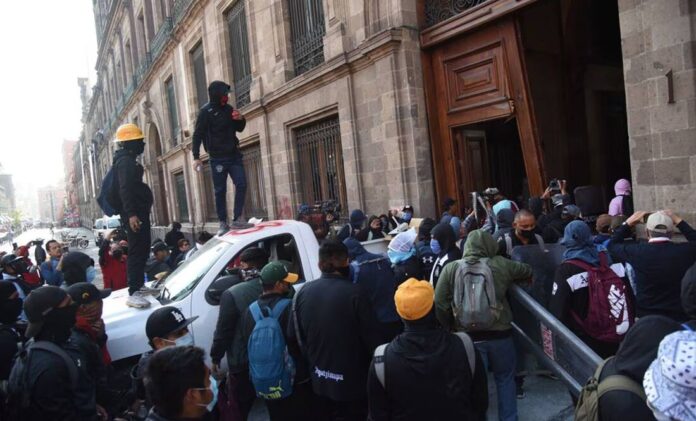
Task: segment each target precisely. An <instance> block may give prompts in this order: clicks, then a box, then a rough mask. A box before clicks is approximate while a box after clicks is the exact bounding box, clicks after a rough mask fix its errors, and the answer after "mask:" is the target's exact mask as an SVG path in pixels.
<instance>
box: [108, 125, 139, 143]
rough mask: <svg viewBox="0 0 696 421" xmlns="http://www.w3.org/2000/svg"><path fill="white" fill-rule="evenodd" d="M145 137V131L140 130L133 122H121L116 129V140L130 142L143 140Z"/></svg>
mask: <svg viewBox="0 0 696 421" xmlns="http://www.w3.org/2000/svg"><path fill="white" fill-rule="evenodd" d="M143 138H145V135H144V134H143V131H142V130H140V127H138V126H136V125H135V124H133V123H126V124H121V125H120V126H118V129H116V138H115V139H114V142H128V141H131V140H142V139H143Z"/></svg>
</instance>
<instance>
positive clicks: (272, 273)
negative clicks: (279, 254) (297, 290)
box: [261, 262, 300, 285]
mask: <svg viewBox="0 0 696 421" xmlns="http://www.w3.org/2000/svg"><path fill="white" fill-rule="evenodd" d="M298 279H300V277H299V276H298V275H297V274H296V273H291V272H288V270H287V268H286V267H285V265H284V264H282V263H281V262H271V263H269V264H267V265H266V266H264V267H263V269H261V283H262V284H264V285H273V284H275V283H276V282H280V281H284V282H287V283H289V284H294V283H295V282H297V280H298Z"/></svg>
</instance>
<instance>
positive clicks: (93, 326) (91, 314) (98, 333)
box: [75, 300, 111, 364]
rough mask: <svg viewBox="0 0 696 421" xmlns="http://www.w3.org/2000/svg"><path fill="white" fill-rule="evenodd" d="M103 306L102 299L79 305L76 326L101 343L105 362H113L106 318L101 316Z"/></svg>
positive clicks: (98, 343)
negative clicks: (108, 341)
mask: <svg viewBox="0 0 696 421" xmlns="http://www.w3.org/2000/svg"><path fill="white" fill-rule="evenodd" d="M102 307H103V302H102V301H101V300H99V301H94V302H91V303H89V304H83V305H81V306H80V307H78V309H77V315H76V316H75V327H76V328H77V329H79V330H81V331H83V332H85V333H87V334H88V335H89V337H90V338H92V340H93V341H94V342H96V343H97V345H99V348H100V349H101V351H102V359H103V360H104V364H111V355H109V350H108V349H107V348H106V339H107V337H106V330H105V327H104V320H103V319H102V318H101V317H102Z"/></svg>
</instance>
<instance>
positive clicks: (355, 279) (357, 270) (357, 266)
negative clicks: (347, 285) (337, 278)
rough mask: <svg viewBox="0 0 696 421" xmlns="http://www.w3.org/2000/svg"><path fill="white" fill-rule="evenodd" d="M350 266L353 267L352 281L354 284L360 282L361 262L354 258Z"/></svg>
mask: <svg viewBox="0 0 696 421" xmlns="http://www.w3.org/2000/svg"><path fill="white" fill-rule="evenodd" d="M350 267H351V268H352V269H353V277H352V279H351V282H353V283H354V284H357V283H358V274H359V273H360V264H359V263H358V262H356V261H355V260H353V261H352V262H350Z"/></svg>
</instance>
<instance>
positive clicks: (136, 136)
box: [112, 124, 153, 295]
mask: <svg viewBox="0 0 696 421" xmlns="http://www.w3.org/2000/svg"><path fill="white" fill-rule="evenodd" d="M144 138H145V135H144V134H143V132H142V130H140V128H138V126H136V125H135V124H124V125H121V126H120V127H119V128H118V129H117V130H116V140H115V142H116V145H117V147H118V150H117V151H116V152H115V153H114V161H113V167H112V168H113V171H114V175H115V177H114V178H115V180H114V184H115V186H114V187H117V191H118V197H119V199H120V206H118V207H119V208H120V209H118V211H119V213H120V215H121V218H128V219H127V222H126V224H125V225H126V235H127V237H128V262H127V266H128V293H129V294H130V295H133V294H134V293H135V292H136V291H139V290H140V288H142V287H143V285H144V284H145V262H146V261H147V258H148V256H149V255H150V210H151V209H152V201H153V199H152V190H150V187H148V185H147V184H145V183H144V182H143V173H144V169H143V166H142V165H141V164H140V163H138V162H137V161H136V158H137V157H138V156H139V155H142V153H143V152H144V151H145V142H144Z"/></svg>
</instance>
